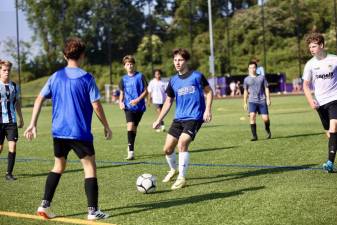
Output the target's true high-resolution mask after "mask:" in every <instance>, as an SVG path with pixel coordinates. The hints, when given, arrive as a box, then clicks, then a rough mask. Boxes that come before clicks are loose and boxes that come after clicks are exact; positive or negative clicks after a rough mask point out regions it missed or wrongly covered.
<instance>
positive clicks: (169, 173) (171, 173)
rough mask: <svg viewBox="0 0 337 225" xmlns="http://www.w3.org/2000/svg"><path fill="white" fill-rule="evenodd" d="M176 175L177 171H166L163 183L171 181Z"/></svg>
mask: <svg viewBox="0 0 337 225" xmlns="http://www.w3.org/2000/svg"><path fill="white" fill-rule="evenodd" d="M177 174H178V170H175V169H171V170H170V171H168V174H167V175H166V176H165V178H164V179H163V181H162V182H163V183H167V182H169V181H170V180H172V178H173V177H174V176H175V175H177Z"/></svg>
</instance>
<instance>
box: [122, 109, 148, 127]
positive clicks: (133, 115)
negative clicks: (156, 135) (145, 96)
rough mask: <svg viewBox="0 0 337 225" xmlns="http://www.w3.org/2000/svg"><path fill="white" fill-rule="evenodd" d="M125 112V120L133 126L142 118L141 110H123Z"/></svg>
mask: <svg viewBox="0 0 337 225" xmlns="http://www.w3.org/2000/svg"><path fill="white" fill-rule="evenodd" d="M124 112H125V118H126V122H127V123H128V122H133V123H134V124H135V126H136V127H137V126H138V124H139V122H140V120H141V119H142V116H143V113H144V112H142V111H136V112H134V111H129V110H124Z"/></svg>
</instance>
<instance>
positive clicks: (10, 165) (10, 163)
mask: <svg viewBox="0 0 337 225" xmlns="http://www.w3.org/2000/svg"><path fill="white" fill-rule="evenodd" d="M15 156H16V152H8V164H7V174H12V173H13V168H14V164H15Z"/></svg>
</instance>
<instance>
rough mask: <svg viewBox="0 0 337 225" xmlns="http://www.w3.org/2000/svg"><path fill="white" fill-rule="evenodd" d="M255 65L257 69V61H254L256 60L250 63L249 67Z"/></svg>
mask: <svg viewBox="0 0 337 225" xmlns="http://www.w3.org/2000/svg"><path fill="white" fill-rule="evenodd" d="M253 64H254V65H255V68H257V63H256V61H254V60H252V61H249V63H248V66H249V65H253Z"/></svg>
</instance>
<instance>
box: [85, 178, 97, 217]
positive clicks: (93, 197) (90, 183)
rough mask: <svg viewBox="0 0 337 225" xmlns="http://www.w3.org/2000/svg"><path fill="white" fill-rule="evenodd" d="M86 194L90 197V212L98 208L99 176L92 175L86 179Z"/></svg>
mask: <svg viewBox="0 0 337 225" xmlns="http://www.w3.org/2000/svg"><path fill="white" fill-rule="evenodd" d="M84 189H85V194H86V195H87V199H88V212H89V214H90V213H93V212H95V211H97V209H98V184H97V178H96V177H91V178H86V179H85V180H84Z"/></svg>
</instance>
